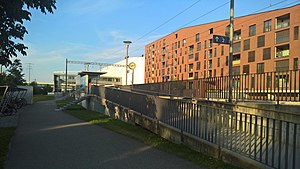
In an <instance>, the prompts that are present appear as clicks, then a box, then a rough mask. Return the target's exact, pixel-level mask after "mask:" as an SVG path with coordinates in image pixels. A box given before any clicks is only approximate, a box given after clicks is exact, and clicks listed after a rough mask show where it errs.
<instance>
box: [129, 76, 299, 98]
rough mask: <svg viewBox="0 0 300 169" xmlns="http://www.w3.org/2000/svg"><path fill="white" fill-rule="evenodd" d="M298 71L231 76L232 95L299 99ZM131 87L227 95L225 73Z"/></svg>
mask: <svg viewBox="0 0 300 169" xmlns="http://www.w3.org/2000/svg"><path fill="white" fill-rule="evenodd" d="M299 88H300V71H299V70H290V71H286V72H265V73H255V74H242V75H234V76H233V92H232V93H233V99H235V100H236V101H241V100H269V101H300V90H299ZM132 90H136V91H140V92H147V93H149V92H152V93H156V94H158V95H173V96H183V97H192V98H206V99H210V98H212V99H228V97H229V92H228V91H229V77H228V76H221V77H208V78H201V79H193V80H185V81H170V82H162V83H151V84H141V85H133V86H132Z"/></svg>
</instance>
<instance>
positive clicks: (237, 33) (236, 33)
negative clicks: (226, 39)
mask: <svg viewBox="0 0 300 169" xmlns="http://www.w3.org/2000/svg"><path fill="white" fill-rule="evenodd" d="M240 39H241V30H240V29H239V30H236V31H234V33H233V40H240Z"/></svg>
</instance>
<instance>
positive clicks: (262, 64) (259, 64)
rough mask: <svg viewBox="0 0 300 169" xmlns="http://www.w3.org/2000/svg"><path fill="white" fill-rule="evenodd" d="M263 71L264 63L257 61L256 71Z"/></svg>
mask: <svg viewBox="0 0 300 169" xmlns="http://www.w3.org/2000/svg"><path fill="white" fill-rule="evenodd" d="M264 72H265V64H264V63H258V64H257V70H256V73H264Z"/></svg>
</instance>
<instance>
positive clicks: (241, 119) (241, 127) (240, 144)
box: [239, 113, 243, 152]
mask: <svg viewBox="0 0 300 169" xmlns="http://www.w3.org/2000/svg"><path fill="white" fill-rule="evenodd" d="M239 123H240V127H239V152H242V134H243V114H242V113H240V121H239Z"/></svg>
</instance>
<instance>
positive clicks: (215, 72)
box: [214, 69, 217, 77]
mask: <svg viewBox="0 0 300 169" xmlns="http://www.w3.org/2000/svg"><path fill="white" fill-rule="evenodd" d="M216 75H217V70H216V69H214V77H216Z"/></svg>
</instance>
